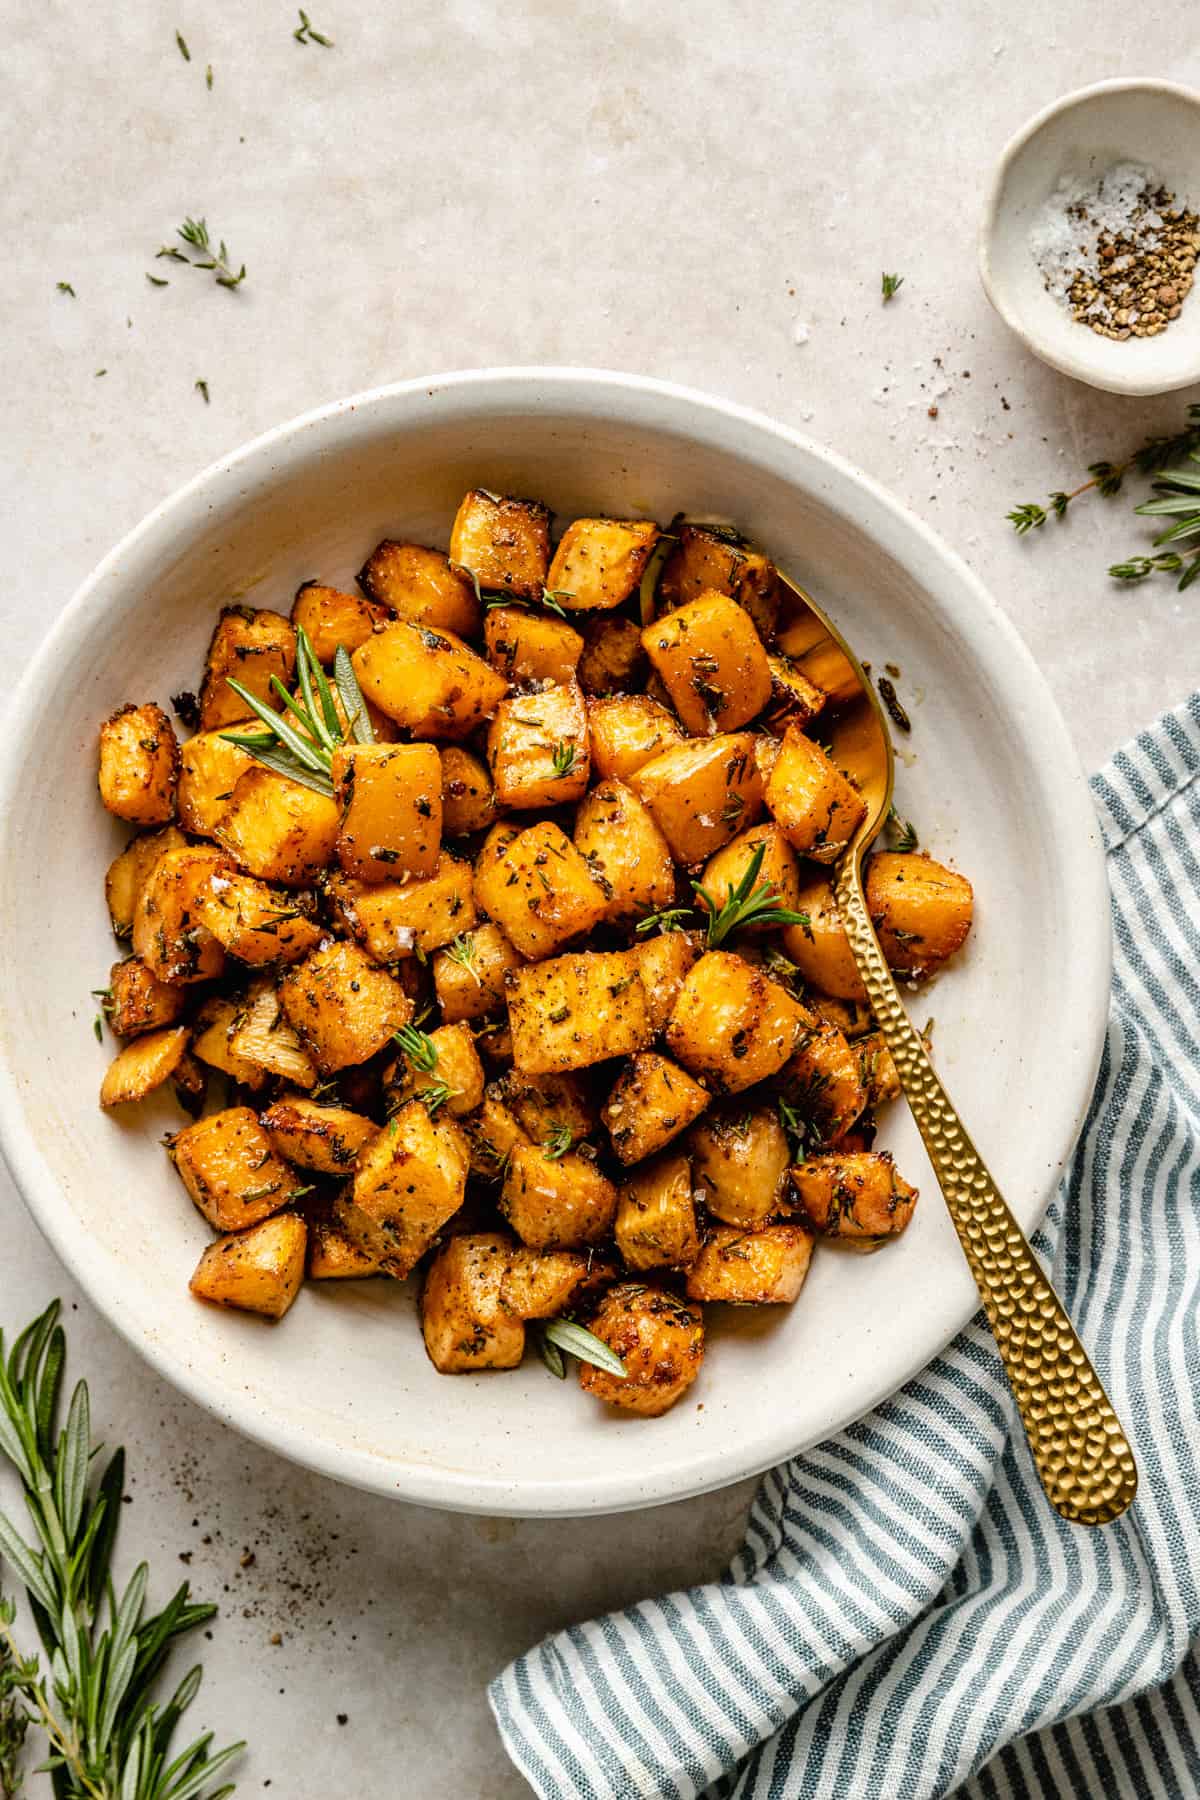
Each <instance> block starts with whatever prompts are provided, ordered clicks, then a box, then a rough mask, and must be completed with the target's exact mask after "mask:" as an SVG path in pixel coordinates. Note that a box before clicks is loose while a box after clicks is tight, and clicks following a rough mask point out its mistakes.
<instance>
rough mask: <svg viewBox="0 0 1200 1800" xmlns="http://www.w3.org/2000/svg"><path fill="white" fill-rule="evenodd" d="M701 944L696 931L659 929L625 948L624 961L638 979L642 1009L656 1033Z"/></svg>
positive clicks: (673, 1004) (662, 1024)
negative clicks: (642, 991) (643, 992)
mask: <svg viewBox="0 0 1200 1800" xmlns="http://www.w3.org/2000/svg"><path fill="white" fill-rule="evenodd" d="M703 943H704V940H703V938H702V936H701V935H700V933H699V932H695V931H690V932H689V931H663V932H659V933H658V934H657V935H656V936H653V937H646V938H643V939H642V940H641V942H640V943H636V944H631V945H630V947H629V949H628V950H626V952H625V958H626V961H627V962H628V963H629V964H630V966H631V967H632V968H635V969H636V970H637V972H638V974H639V975H640V976H641V978H642V986H643V988H644V989H645V991H646V1012H647V1016H648V1018H649V1022H650V1026H651V1029H652V1030H653V1032H654V1033H655V1035H656V1036H657V1034H658V1033H659V1032H660V1031H661V1030H662V1028H663V1026H664V1025H665V1024H666V1022H667V1020H668V1019H669V1018H670V1016H671V1014H672V1012H673V1011H674V1009H675V1002H676V1000H678V998H679V993H680V989H681V988H682V987H683V983H684V978H685V977H686V975H687V972H688V970H689V969H690V968H691V966H692V964H693V963H694V962H695V960H696V958H697V957H698V956H699V955H700V953H701V950H702V948H703Z"/></svg>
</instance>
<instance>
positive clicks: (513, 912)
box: [475, 819, 608, 957]
mask: <svg viewBox="0 0 1200 1800" xmlns="http://www.w3.org/2000/svg"><path fill="white" fill-rule="evenodd" d="M475 898H476V900H477V901H478V902H479V905H480V906H482V907H483V909H484V911H485V912H486V913H488V914H489V916H490V917H491V918H492V919H494V921H495V922H496V924H497V925H498V926H499V927H500V929H501V930H502V931H503V932H504V935H505V936H506V937H507V938H508V940H509V942H510V943H511V944H513V945H514V946H515V947H516V949H517V950H518V951H519V952H520V953H521V955H522V956H531V957H537V956H549V955H550V954H551V953H552V952H553V951H555V950H557V949H559V948H560V947H561V946H562V945H563V944H568V943H570V941H571V939H572V938H577V937H581V936H582V935H583V933H584V932H585V931H590V930H591V929H592V927H593V925H598V924H599V923H600V921H601V919H602V918H603V917H604V915H605V912H606V911H607V909H608V896H607V894H606V893H605V892H604V889H603V887H602V886H601V885H600V883H599V882H598V881H597V879H596V877H595V875H594V874H593V872H592V870H591V868H590V867H589V865H588V863H587V862H586V861H585V860H584V858H583V856H582V855H581V854H580V852H579V851H578V850H577V849H576V848H575V846H574V844H573V843H572V842H571V840H570V838H569V837H568V836H567V835H566V833H565V832H564V831H561V830H560V829H559V827H558V826H557V825H555V824H552V823H551V821H550V820H549V819H545V820H543V821H542V822H541V823H540V824H538V825H531V826H529V828H528V829H527V830H525V831H522V832H519V833H518V834H517V835H516V836H514V837H512V838H507V840H506V838H505V837H504V836H501V837H498V838H497V839H496V841H495V843H494V845H493V844H491V843H490V842H489V844H488V845H485V847H484V850H483V851H482V852H481V853H480V857H479V861H478V863H477V864H476V869H475Z"/></svg>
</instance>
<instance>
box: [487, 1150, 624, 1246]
mask: <svg viewBox="0 0 1200 1800" xmlns="http://www.w3.org/2000/svg"><path fill="white" fill-rule="evenodd" d="M500 1211H501V1212H502V1213H503V1214H504V1216H505V1218H506V1219H507V1220H508V1222H509V1224H510V1225H511V1226H512V1228H513V1230H514V1231H515V1232H516V1234H517V1236H518V1237H519V1238H520V1239H521V1241H522V1243H525V1244H529V1245H530V1246H531V1248H533V1249H534V1250H570V1249H573V1248H575V1246H577V1245H579V1244H598V1243H600V1242H602V1240H603V1239H604V1238H606V1237H607V1236H608V1234H609V1232H610V1231H611V1229H612V1222H613V1219H614V1217H615V1216H616V1211H617V1190H616V1188H615V1187H614V1186H613V1184H612V1182H611V1181H610V1180H609V1179H608V1177H607V1176H606V1175H602V1174H601V1173H600V1171H599V1169H598V1168H597V1167H596V1165H595V1164H594V1163H592V1162H589V1161H588V1159H587V1157H585V1156H579V1155H577V1154H576V1152H575V1151H573V1150H569V1151H568V1152H567V1153H566V1155H565V1156H558V1157H554V1156H550V1155H549V1154H547V1152H546V1151H545V1150H543V1149H542V1148H541V1147H540V1145H537V1144H514V1145H513V1147H512V1149H511V1150H510V1151H509V1153H508V1168H507V1171H506V1173H505V1176H504V1186H503V1187H502V1188H501V1190H500Z"/></svg>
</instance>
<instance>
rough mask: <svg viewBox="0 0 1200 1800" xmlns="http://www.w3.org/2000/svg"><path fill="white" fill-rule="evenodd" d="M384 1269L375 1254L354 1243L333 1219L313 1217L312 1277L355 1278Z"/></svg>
mask: <svg viewBox="0 0 1200 1800" xmlns="http://www.w3.org/2000/svg"><path fill="white" fill-rule="evenodd" d="M379 1274H382V1270H381V1269H380V1267H379V1264H378V1263H377V1262H376V1261H375V1258H374V1257H373V1256H370V1255H368V1253H367V1252H366V1251H365V1250H361V1249H360V1248H359V1246H358V1245H357V1244H354V1243H351V1241H350V1239H349V1238H348V1237H347V1236H346V1234H345V1232H344V1231H340V1230H339V1229H338V1227H337V1226H336V1225H335V1224H334V1223H333V1222H332V1220H330V1219H311V1220H310V1221H309V1226H308V1279H309V1280H310V1281H355V1280H359V1279H361V1278H362V1277H363V1276H365V1275H379Z"/></svg>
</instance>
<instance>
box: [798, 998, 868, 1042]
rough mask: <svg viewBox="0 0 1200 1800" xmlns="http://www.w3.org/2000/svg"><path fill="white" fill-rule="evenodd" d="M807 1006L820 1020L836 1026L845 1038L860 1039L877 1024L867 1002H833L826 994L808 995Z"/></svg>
mask: <svg viewBox="0 0 1200 1800" xmlns="http://www.w3.org/2000/svg"><path fill="white" fill-rule="evenodd" d="M805 1004H806V1006H807V1007H808V1009H809V1011H810V1012H814V1013H816V1015H817V1017H818V1018H819V1019H826V1020H828V1022H829V1024H830V1025H836V1026H837V1028H838V1030H839V1031H840V1032H841V1034H842V1036H843V1037H848V1038H860V1037H862V1036H863V1034H864V1033H865V1032H868V1031H870V1030H872V1028H873V1027H874V1024H875V1015H874V1013H873V1012H872V1011H871V1008H870V1007H869V1006H868V1005H867V1003H866V1001H865V1000H831V999H830V998H829V996H828V995H826V994H807V995H806V996H805Z"/></svg>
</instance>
